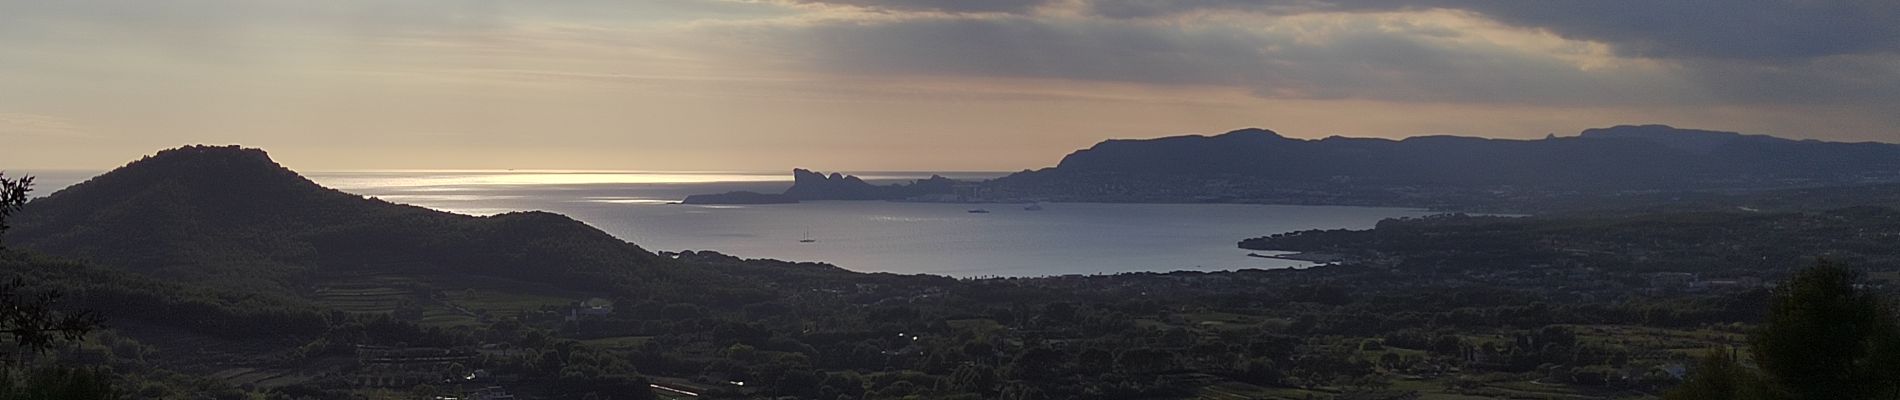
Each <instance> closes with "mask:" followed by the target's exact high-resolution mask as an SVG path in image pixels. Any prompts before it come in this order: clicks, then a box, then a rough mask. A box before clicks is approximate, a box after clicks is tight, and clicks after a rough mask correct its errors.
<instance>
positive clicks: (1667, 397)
mask: <svg viewBox="0 0 1900 400" xmlns="http://www.w3.org/2000/svg"><path fill="white" fill-rule="evenodd" d="M1773 392H1774V388H1771V387H1768V385H1767V384H1766V382H1764V381H1762V377H1761V375H1760V374H1759V373H1756V372H1755V371H1753V370H1750V369H1748V367H1744V366H1742V364H1741V363H1739V362H1736V361H1735V357H1734V356H1733V355H1730V354H1728V352H1726V351H1711V352H1709V355H1708V356H1706V357H1703V358H1702V362H1701V363H1700V364H1698V365H1697V366H1696V370H1695V375H1693V376H1691V377H1689V380H1688V381H1684V382H1683V383H1682V385H1679V386H1676V388H1674V389H1670V390H1669V392H1668V393H1664V394H1663V399H1664V400H1750V399H1770V398H1774V397H1773V395H1772V393H1773Z"/></svg>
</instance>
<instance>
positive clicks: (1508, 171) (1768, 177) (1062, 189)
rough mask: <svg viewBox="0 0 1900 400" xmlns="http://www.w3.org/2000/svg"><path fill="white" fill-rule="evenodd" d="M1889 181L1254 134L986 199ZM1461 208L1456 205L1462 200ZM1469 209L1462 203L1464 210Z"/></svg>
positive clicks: (1757, 158)
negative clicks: (1459, 204)
mask: <svg viewBox="0 0 1900 400" xmlns="http://www.w3.org/2000/svg"><path fill="white" fill-rule="evenodd" d="M1896 180H1900V145H1893V144H1883V143H1836V142H1821V141H1797V140H1788V139H1781V138H1775V137H1770V136H1761V135H1743V134H1738V133H1733V132H1715V131H1703V130H1693V129H1678V128H1673V127H1668V126H1662V125H1643V126H1617V127H1611V128H1603V129H1591V130H1587V131H1584V132H1582V133H1581V134H1579V135H1576V136H1562V137H1559V136H1551V137H1549V138H1546V139H1542V140H1504V139H1486V138H1476V137H1458V136H1422V137H1413V138H1407V139H1403V140H1390V139H1377V138H1346V137H1329V138H1325V139H1318V140H1304V139H1294V138H1288V137H1284V136H1281V135H1279V134H1277V133H1275V132H1273V131H1269V130H1265V129H1243V130H1237V131H1233V132H1228V133H1226V134H1221V135H1215V136H1200V135H1190V136H1175V137H1166V138H1158V139H1147V140H1109V141H1105V142H1101V143H1099V144H1096V145H1095V146H1093V147H1091V148H1088V149H1084V150H1080V151H1076V152H1074V153H1072V154H1069V155H1068V156H1067V157H1064V158H1063V159H1062V162H1061V163H1060V164H1059V165H1057V166H1056V167H1054V168H1048V169H1043V170H1039V171H1025V172H1022V173H1018V174H1015V175H1011V176H1009V177H1005V178H1002V179H999V180H997V181H996V182H994V184H993V185H992V186H993V187H992V189H994V192H995V195H997V196H1005V197H1042V198H1049V199H1058V200H1063V199H1069V200H1097V201H1183V200H1202V201H1240V202H1283V203H1328V202H1334V203H1337V202H1348V203H1377V204H1393V205H1427V206H1429V205H1434V204H1432V203H1433V202H1439V203H1457V202H1472V201H1480V200H1495V199H1499V198H1509V197H1512V196H1544V195H1562V194H1565V193H1569V194H1585V195H1592V194H1604V193H1619V192H1635V191H1654V190H1666V191H1676V190H1716V189H1763V188H1785V187H1802V186H1833V185H1851V184H1862V183H1870V182H1893V181H1896ZM1461 196H1462V197H1461ZM1463 197H1470V198H1463Z"/></svg>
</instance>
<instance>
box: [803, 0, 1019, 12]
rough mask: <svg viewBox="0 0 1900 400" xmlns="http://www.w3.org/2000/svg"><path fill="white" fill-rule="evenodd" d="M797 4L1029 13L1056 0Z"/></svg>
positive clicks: (811, 0) (813, 0)
mask: <svg viewBox="0 0 1900 400" xmlns="http://www.w3.org/2000/svg"><path fill="white" fill-rule="evenodd" d="M789 1H790V2H792V3H797V4H822V5H842V6H853V7H863V8H870V9H876V10H889V11H937V12H950V13H1027V12H1030V11H1032V10H1035V9H1036V8H1038V7H1041V6H1044V5H1047V4H1051V3H1055V2H1056V1H1054V0H789Z"/></svg>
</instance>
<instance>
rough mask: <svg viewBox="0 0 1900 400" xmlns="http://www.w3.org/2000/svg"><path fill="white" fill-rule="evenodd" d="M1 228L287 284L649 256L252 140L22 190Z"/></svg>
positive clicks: (137, 259) (559, 273) (573, 266)
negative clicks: (382, 194) (413, 195)
mask: <svg viewBox="0 0 1900 400" xmlns="http://www.w3.org/2000/svg"><path fill="white" fill-rule="evenodd" d="M28 207H29V209H31V210H33V212H31V213H26V214H23V215H22V216H21V219H20V220H19V222H18V223H17V224H16V225H17V230H15V231H13V232H10V233H9V241H10V242H11V243H13V244H15V245H17V246H19V247H24V248H29V249H34V250H38V251H41V252H44V253H48V254H54V255H60V256H65V257H73V258H77V259H82V260H87V261H90V262H94V263H98V264H102V265H107V266H114V267H121V268H126V269H130V270H133V271H137V272H142V273H146V274H150V275H154V276H160V277H166V278H176V279H189V280H197V281H203V282H211V283H221V284H234V285H266V286H277V287H281V288H285V289H296V288H298V287H300V286H303V285H302V284H303V283H306V282H307V281H308V280H309V279H311V278H313V277H315V276H318V275H326V274H331V275H333V274H344V273H355V272H389V271H406V272H417V273H434V272H447V273H459V274H478V275H489V276H497V277H507V278H519V279H526V280H535V281H553V282H554V283H561V284H569V283H571V284H575V285H580V286H583V287H598V288H606V287H609V286H614V285H617V284H630V283H636V281H639V280H643V279H648V278H655V277H656V276H655V275H656V274H660V273H661V272H662V271H658V270H660V269H664V268H663V267H660V266H659V264H661V263H662V261H663V260H662V259H661V258H660V257H658V256H656V255H654V254H652V253H650V252H647V251H645V250H643V249H641V248H640V247H638V246H636V245H633V244H630V243H626V242H624V241H621V240H619V239H616V238H614V237H612V236H610V235H608V234H606V233H604V232H601V231H599V230H597V229H594V228H592V227H589V226H587V225H586V224H583V223H581V222H578V221H575V220H572V219H569V218H567V217H564V216H560V215H556V214H550V213H541V212H527V213H511V214H502V215H497V216H491V217H474V216H466V215H458V214H452V213H446V212H440V211H434V210H429V209H424V208H421V207H414V206H408V205H400V204H394V203H389V202H385V201H381V200H376V199H369V198H364V197H361V196H357V195H352V194H349V193H344V192H341V191H336V190H332V189H328V188H324V187H322V186H319V185H317V184H316V183H313V182H311V181H309V180H307V179H304V178H303V177H302V176H299V175H298V174H297V173H295V172H292V171H290V170H289V169H286V168H284V167H282V166H280V165H278V164H277V163H275V162H273V161H271V159H270V157H269V156H268V155H267V154H265V153H264V151H262V150H258V149H244V148H238V147H234V146H233V147H209V146H191V147H184V148H178V149H172V150H166V151H162V152H159V153H158V154H156V155H153V156H150V157H146V158H144V159H141V160H138V161H134V162H132V163H130V164H127V165H126V166H124V167H121V168H119V169H117V170H114V171H112V172H109V173H106V174H104V175H100V176H98V177H96V178H93V179H91V180H89V181H86V182H84V183H80V184H78V185H74V186H72V187H70V188H67V189H65V190H61V191H59V192H57V193H54V194H52V195H51V196H47V197H45V198H41V199H38V200H34V201H33V202H32V203H31V204H30V205H29V206H28Z"/></svg>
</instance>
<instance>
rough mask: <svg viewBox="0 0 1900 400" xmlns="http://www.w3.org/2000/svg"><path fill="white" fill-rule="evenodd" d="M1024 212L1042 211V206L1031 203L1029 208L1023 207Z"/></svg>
mask: <svg viewBox="0 0 1900 400" xmlns="http://www.w3.org/2000/svg"><path fill="white" fill-rule="evenodd" d="M1023 210H1024V211H1042V204H1038V203H1029V206H1028V207H1023Z"/></svg>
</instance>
